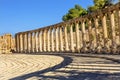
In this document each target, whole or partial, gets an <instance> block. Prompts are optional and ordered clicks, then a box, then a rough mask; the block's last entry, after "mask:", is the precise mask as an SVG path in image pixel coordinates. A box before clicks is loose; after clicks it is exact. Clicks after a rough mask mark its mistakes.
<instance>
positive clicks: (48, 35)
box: [47, 29, 50, 52]
mask: <svg viewBox="0 0 120 80" xmlns="http://www.w3.org/2000/svg"><path fill="white" fill-rule="evenodd" d="M47 51H48V52H50V32H49V29H48V30H47Z"/></svg>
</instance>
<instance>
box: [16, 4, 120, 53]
mask: <svg viewBox="0 0 120 80" xmlns="http://www.w3.org/2000/svg"><path fill="white" fill-rule="evenodd" d="M115 16H117V17H115ZM116 29H118V31H117V30H116ZM117 33H118V35H116V34H117ZM15 37H16V51H17V52H26V53H28V52H29V53H30V52H96V53H100V52H104V53H110V52H112V53H117V52H120V50H119V49H120V48H119V46H120V3H118V4H116V5H115V6H111V7H109V8H106V9H104V10H101V11H98V12H97V13H92V14H89V15H86V16H83V17H80V18H77V19H75V20H71V21H68V22H63V23H59V24H56V25H53V26H49V27H46V28H41V29H37V30H32V31H27V32H20V33H17V34H16V35H15ZM117 37H119V38H117ZM117 42H118V43H117Z"/></svg>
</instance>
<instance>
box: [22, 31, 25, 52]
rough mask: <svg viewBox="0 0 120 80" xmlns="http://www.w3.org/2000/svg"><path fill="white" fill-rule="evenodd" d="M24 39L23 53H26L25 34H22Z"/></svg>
mask: <svg viewBox="0 0 120 80" xmlns="http://www.w3.org/2000/svg"><path fill="white" fill-rule="evenodd" d="M22 37H23V51H22V52H25V34H24V33H22Z"/></svg>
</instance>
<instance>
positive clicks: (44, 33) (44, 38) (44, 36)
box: [43, 29, 46, 52]
mask: <svg viewBox="0 0 120 80" xmlns="http://www.w3.org/2000/svg"><path fill="white" fill-rule="evenodd" d="M43 41H44V48H43V50H44V52H46V29H44V30H43Z"/></svg>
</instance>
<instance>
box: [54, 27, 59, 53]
mask: <svg viewBox="0 0 120 80" xmlns="http://www.w3.org/2000/svg"><path fill="white" fill-rule="evenodd" d="M55 47H56V51H57V52H58V51H59V43H58V27H57V28H56V29H55Z"/></svg>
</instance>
